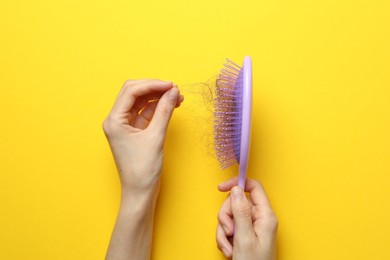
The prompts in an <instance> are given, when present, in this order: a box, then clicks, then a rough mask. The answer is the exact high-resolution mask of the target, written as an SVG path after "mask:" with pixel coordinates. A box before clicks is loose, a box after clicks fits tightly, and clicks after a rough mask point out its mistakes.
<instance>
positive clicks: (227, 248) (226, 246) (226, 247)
mask: <svg viewBox="0 0 390 260" xmlns="http://www.w3.org/2000/svg"><path fill="white" fill-rule="evenodd" d="M216 240H217V246H218V248H219V250H221V251H222V253H223V254H224V255H225V256H226V257H228V258H230V257H231V256H232V250H233V248H232V245H231V244H230V242H229V240H228V238H227V236H226V234H225V232H224V231H223V228H222V227H221V225H220V224H218V225H217V235H216Z"/></svg>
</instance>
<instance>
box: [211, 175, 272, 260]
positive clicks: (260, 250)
mask: <svg viewBox="0 0 390 260" xmlns="http://www.w3.org/2000/svg"><path fill="white" fill-rule="evenodd" d="M236 185H237V178H232V179H230V180H228V181H226V182H224V183H222V184H220V185H219V186H218V189H219V190H220V191H222V192H228V191H230V195H229V196H228V197H227V198H226V200H225V202H224V203H223V205H222V207H221V209H220V211H219V213H218V226H217V245H218V248H219V249H220V250H221V251H222V252H223V254H224V255H225V256H226V257H228V258H233V260H275V259H276V232H277V228H278V220H277V218H276V216H275V213H274V212H273V210H272V208H271V204H270V202H269V200H268V197H267V194H266V193H265V191H264V188H263V186H262V185H261V184H260V183H259V182H258V181H255V180H252V179H247V180H246V184H245V191H246V192H248V193H249V195H250V196H249V198H247V197H246V195H245V192H244V191H243V190H242V189H241V188H239V187H238V186H236ZM233 223H234V224H233ZM234 230H235V231H234ZM234 232H235V234H234V239H233V240H234V241H233V244H232V243H231V241H230V240H231V238H232V237H233V233H234Z"/></svg>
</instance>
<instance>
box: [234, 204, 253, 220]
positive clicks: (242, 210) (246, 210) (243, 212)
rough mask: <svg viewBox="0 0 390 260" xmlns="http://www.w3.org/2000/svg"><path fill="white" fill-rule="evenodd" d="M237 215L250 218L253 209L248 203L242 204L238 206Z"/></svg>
mask: <svg viewBox="0 0 390 260" xmlns="http://www.w3.org/2000/svg"><path fill="white" fill-rule="evenodd" d="M236 212H237V215H238V216H239V217H240V218H242V219H250V218H251V217H252V210H251V208H250V207H248V206H247V205H242V206H241V207H238V208H237V211H236Z"/></svg>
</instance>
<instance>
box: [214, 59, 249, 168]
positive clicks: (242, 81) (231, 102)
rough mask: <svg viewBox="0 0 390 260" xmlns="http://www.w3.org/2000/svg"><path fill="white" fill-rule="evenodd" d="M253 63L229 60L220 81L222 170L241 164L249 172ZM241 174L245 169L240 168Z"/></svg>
mask: <svg viewBox="0 0 390 260" xmlns="http://www.w3.org/2000/svg"><path fill="white" fill-rule="evenodd" d="M251 97H252V62H251V59H250V57H245V60H244V63H243V66H242V67H240V66H239V65H237V64H235V63H234V62H232V61H231V60H229V59H226V63H225V64H224V68H222V69H221V73H220V74H219V76H218V79H217V82H216V90H215V99H214V145H215V150H216V154H217V158H218V161H219V163H220V165H221V167H222V169H224V168H226V167H229V166H231V165H234V164H236V163H239V164H240V168H242V167H244V168H245V169H243V171H244V172H246V167H247V162H248V152H249V140H250V118H251V104H252V102H251V100H252V99H251ZM240 173H241V169H240Z"/></svg>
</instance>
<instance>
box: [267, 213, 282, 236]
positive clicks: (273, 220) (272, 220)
mask: <svg viewBox="0 0 390 260" xmlns="http://www.w3.org/2000/svg"><path fill="white" fill-rule="evenodd" d="M266 219H267V220H266V226H267V227H268V229H269V231H271V232H276V231H277V230H278V226H279V220H278V218H277V217H276V215H275V214H274V213H273V212H271V213H269V214H268V216H267V218H266Z"/></svg>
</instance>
